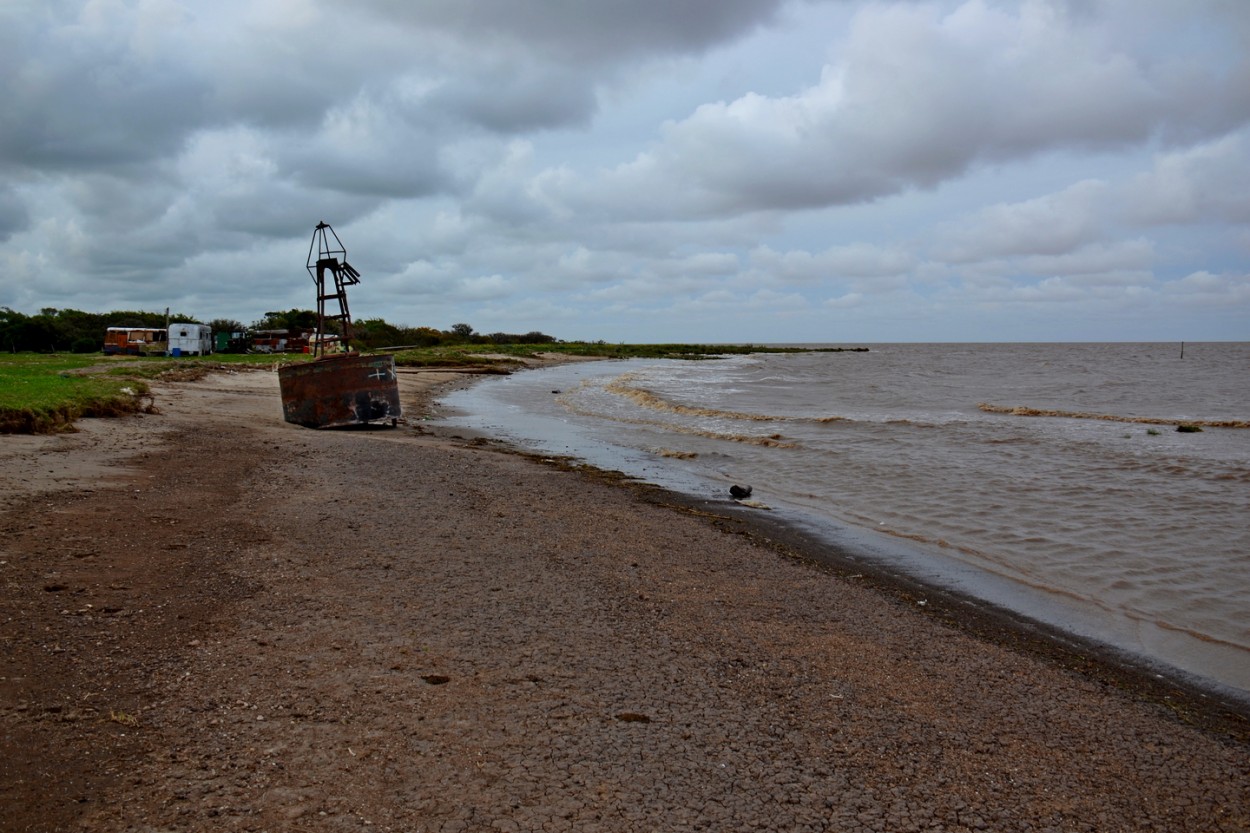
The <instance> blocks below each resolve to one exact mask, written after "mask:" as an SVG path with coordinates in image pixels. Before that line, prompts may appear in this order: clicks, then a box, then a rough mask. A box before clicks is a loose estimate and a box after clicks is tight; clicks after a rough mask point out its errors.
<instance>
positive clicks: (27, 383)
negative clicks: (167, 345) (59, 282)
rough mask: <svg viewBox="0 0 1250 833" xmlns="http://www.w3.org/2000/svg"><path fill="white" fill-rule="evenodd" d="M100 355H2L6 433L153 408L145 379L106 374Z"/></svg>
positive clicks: (65, 427) (0, 426)
mask: <svg viewBox="0 0 1250 833" xmlns="http://www.w3.org/2000/svg"><path fill="white" fill-rule="evenodd" d="M104 361H105V360H104V358H103V357H102V356H100V355H98V354H97V355H50V356H47V355H39V354H34V353H17V354H3V355H0V433H25V434H43V433H53V432H56V431H69V430H72V426H73V424H74V421H75V420H77V419H81V418H82V417H89V416H116V415H120V414H125V413H135V412H136V411H140V410H143V409H144V407H145V406H150V402H151V400H150V398H149V397H148V386H147V384H146V383H144V382H143V381H142V380H140V379H137V378H133V377H126V376H115V375H112V374H108V373H103V372H100V370H99V369H98V368H97V366H98V365H100V364H101V363H102V362H104Z"/></svg>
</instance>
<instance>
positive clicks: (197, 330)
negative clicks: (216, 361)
mask: <svg viewBox="0 0 1250 833" xmlns="http://www.w3.org/2000/svg"><path fill="white" fill-rule="evenodd" d="M211 352H213V329H212V328H211V327H209V326H208V325H207V324H170V325H169V355H171V356H207V355H208V354H209V353H211Z"/></svg>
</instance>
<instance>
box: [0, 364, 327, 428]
mask: <svg viewBox="0 0 1250 833" xmlns="http://www.w3.org/2000/svg"><path fill="white" fill-rule="evenodd" d="M307 359H308V357H307V356H302V355H287V354H283V355H281V356H273V355H259V354H252V355H233V354H222V355H214V356H206V357H204V358H179V359H171V358H165V357H163V356H162V357H139V356H112V357H106V356H104V355H102V354H100V353H87V354H67V353H66V354H52V355H47V354H42V353H0V434H52V433H57V432H62V431H73V430H74V423H75V422H76V421H77V420H79V419H83V418H85V417H110V416H123V415H125V414H133V413H138V412H140V411H148V412H150V411H152V409H153V408H152V397H151V395H150V388H149V387H148V382H149V381H150V380H153V379H181V380H191V379H197V378H199V377H201V376H203V375H205V374H207V373H209V372H210V371H212V370H216V369H219V368H221V367H231V366H238V365H261V366H271V365H273V363H274V362H276V361H283V362H288V361H306V360H307Z"/></svg>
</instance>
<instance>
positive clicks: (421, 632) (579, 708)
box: [0, 373, 1250, 831]
mask: <svg viewBox="0 0 1250 833" xmlns="http://www.w3.org/2000/svg"><path fill="white" fill-rule="evenodd" d="M406 405H408V403H406ZM158 406H159V407H160V408H161V410H162V414H160V415H156V416H145V417H135V418H128V419H125V420H115V421H110V422H108V423H107V424H105V423H103V422H100V423H94V422H93V423H92V424H91V425H90V426H86V427H85V430H84V431H83V432H82V433H79V434H73V435H67V436H63V437H53V438H7V437H6V438H0V445H3V447H4V449H5V450H4V453H3V456H2V457H0V462H3V464H4V465H3V471H4V474H3V475H2V476H0V485H3V487H4V495H5V496H4V497H3V499H2V501H0V535H2V538H0V652H2V653H0V657H2V659H3V666H2V669H0V830H4V831H61V830H64V831H120V830H134V831H230V830H243V831H262V830H292V831H295V830H299V831H305V830H310V831H322V830H324V831H367V830H369V831H383V830H392V831H419V830H430V831H457V830H465V831H488V830H504V831H508V830H514V831H538V830H543V831H660V830H674V831H677V830H710V831H731V830H744V831H745V830H778V831H859V830H866V831H915V830H935V831H938V830H944V831H971V830H993V831H1084V830H1090V831H1152V830H1157V831H1245V830H1248V829H1250V746H1248V745H1247V743H1246V741H1245V737H1246V734H1245V733H1244V732H1242V733H1238V732H1228V731H1222V730H1220V729H1219V728H1218V727H1217V728H1212V727H1211V726H1209V725H1204V724H1196V723H1190V722H1187V721H1186V720H1185V716H1186V711H1185V708H1184V707H1183V704H1181V705H1180V706H1178V705H1177V704H1175V703H1174V704H1172V707H1171V708H1165V707H1164V706H1163V705H1160V704H1159V703H1158V702H1155V700H1156V698H1153V697H1145V696H1143V695H1142V694H1141V693H1140V692H1135V691H1134V690H1132V689H1131V688H1129V689H1125V688H1121V687H1117V686H1112V685H1109V684H1107V683H1106V682H1105V681H1100V679H1099V678H1097V677H1096V676H1090V675H1087V674H1084V673H1081V672H1080V671H1078V670H1074V668H1073V667H1072V666H1065V665H1064V664H1062V663H1057V662H1055V661H1053V660H1048V659H1045V658H1043V657H1040V656H1037V655H1036V654H1034V653H1031V652H1024V651H1020V650H1016V649H1013V648H1012V647H1010V646H1009V645H1006V644H1003V642H1002V641H1001V640H997V641H996V640H990V639H985V638H981V637H978V636H975V635H973V634H970V633H969V632H967V631H966V630H964V629H957V628H954V627H951V626H950V625H948V624H947V623H945V622H943V621H940V620H939V619H937V618H936V617H934V616H933V615H931V614H929V613H926V612H924V611H919V610H916V609H915V605H909V604H907V603H906V601H905V600H903V599H901V598H900V597H898V596H897V595H891V594H887V593H882V592H880V591H877V590H874V589H872V588H870V587H865V586H862V584H861V583H859V582H856V581H855V580H850V579H846V578H840V577H838V576H836V575H833V574H830V573H829V572H827V571H821V570H818V569H815V568H813V567H812V566H810V565H808V564H804V563H802V562H800V561H797V560H794V559H790V558H784V557H782V556H781V555H779V554H778V552H777V551H775V550H774V549H773V548H771V547H770V546H768V545H767V543H766V542H765V541H763V540H762V539H761V537H760V536H758V535H752V534H749V533H750V531H749V530H748V529H746V528H739V527H737V526H735V524H734V522H732V521H726V522H721V523H719V524H712V523H709V521H708V520H707V519H706V518H704V517H700V516H699V515H697V514H695V513H690V512H682V511H679V510H678V509H677V508H675V507H671V506H664V505H657V503H656V501H654V500H644V499H640V497H639V496H638V494H636V492H635V490H631V489H629V488H625V487H622V486H621V485H619V484H613V483H611V482H609V481H607V480H605V479H604V478H599V477H594V476H590V475H588V474H586V473H583V472H579V471H570V470H568V469H567V468H565V467H560V466H552V465H543V464H542V463H540V462H536V461H534V460H530V459H527V458H524V457H520V456H516V455H512V454H507V453H503V452H501V451H498V450H494V449H492V448H491V447H490V446H489V445H487V444H481V443H474V442H471V441H466V440H461V439H457V438H453V437H447V436H434V435H431V434H429V433H421V432H419V431H416V430H413V429H412V428H404V427H401V428H399V429H397V430H379V431H351V432H312V431H308V430H306V429H300V428H295V427H293V426H289V425H286V424H285V423H282V422H281V419H280V414H279V407H278V395H277V382H276V378H275V377H274V375H273V374H271V373H254V374H239V375H237V376H216V377H210V378H209V379H208V380H206V381H204V382H201V383H198V384H187V385H171V386H169V387H168V388H166V389H163V390H161V391H159V392H158ZM409 410H410V412H411V410H412V409H411V407H410V408H409Z"/></svg>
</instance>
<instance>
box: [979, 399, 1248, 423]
mask: <svg viewBox="0 0 1250 833" xmlns="http://www.w3.org/2000/svg"><path fill="white" fill-rule="evenodd" d="M977 407H978V408H980V409H981V410H982V411H985V412H986V413H990V414H1011V415H1012V416H1043V417H1066V418H1068V419H1101V420H1106V421H1108V422H1136V423H1141V424H1143V425H1198V426H1201V427H1203V428H1250V420H1244V419H1164V418H1162V417H1137V416H1120V415H1118V414H1091V413H1086V412H1084V411H1057V410H1051V409H1047V408H1029V407H1026V406H1024V405H1015V406H1011V405H991V404H990V403H989V402H980V403H978V404H977Z"/></svg>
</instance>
